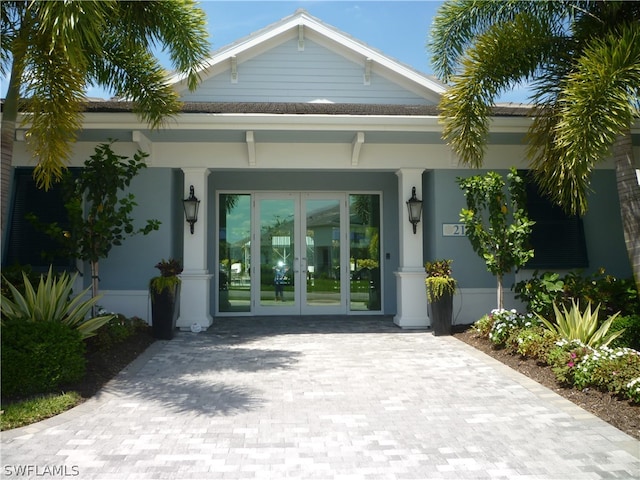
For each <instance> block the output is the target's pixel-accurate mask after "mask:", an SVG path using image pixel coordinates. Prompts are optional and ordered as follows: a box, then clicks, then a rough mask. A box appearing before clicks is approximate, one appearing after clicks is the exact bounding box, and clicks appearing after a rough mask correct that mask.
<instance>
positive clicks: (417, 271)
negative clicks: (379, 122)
mask: <svg viewBox="0 0 640 480" xmlns="http://www.w3.org/2000/svg"><path fill="white" fill-rule="evenodd" d="M423 171H424V170H423V169H421V168H403V169H401V170H398V171H397V172H396V175H397V176H398V218H399V219H400V231H399V236H400V238H399V243H400V261H399V265H398V271H397V272H395V275H396V287H397V298H398V312H397V314H396V316H395V317H393V321H394V322H395V324H396V325H398V326H399V327H402V328H427V327H428V326H429V325H430V322H429V317H428V315H427V295H426V289H425V284H424V281H425V278H426V273H425V271H424V265H423V262H422V245H423V242H422V237H423V235H422V223H419V224H418V225H417V229H416V233H415V234H414V233H413V226H412V225H411V223H410V222H409V215H408V213H407V200H409V198H410V197H411V191H412V189H413V187H416V196H417V197H418V198H419V199H421V200H422V199H423V196H422V172H423Z"/></svg>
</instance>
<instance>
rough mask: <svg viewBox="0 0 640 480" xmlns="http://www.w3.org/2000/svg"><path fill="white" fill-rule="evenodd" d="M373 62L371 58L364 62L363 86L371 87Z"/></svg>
mask: <svg viewBox="0 0 640 480" xmlns="http://www.w3.org/2000/svg"><path fill="white" fill-rule="evenodd" d="M372 63H373V60H372V59H371V58H367V59H366V60H365V61H364V84H365V85H371V64H372Z"/></svg>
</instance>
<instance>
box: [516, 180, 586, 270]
mask: <svg viewBox="0 0 640 480" xmlns="http://www.w3.org/2000/svg"><path fill="white" fill-rule="evenodd" d="M520 175H521V176H522V178H524V179H525V180H526V184H527V188H526V191H527V212H528V215H529V218H530V219H531V220H533V221H535V222H536V223H535V225H534V226H533V229H532V233H531V239H530V242H531V246H532V248H533V249H534V257H533V258H532V259H531V260H530V261H529V262H528V263H527V267H526V268H531V269H570V268H587V267H588V266H589V260H588V255H587V245H586V242H585V238H584V228H583V225H582V219H581V218H580V217H579V216H578V215H567V214H566V213H565V212H564V211H563V210H562V208H560V207H559V206H557V205H555V204H553V203H552V202H551V201H550V200H549V199H548V198H547V197H546V196H544V195H541V194H540V192H539V189H538V186H537V185H536V183H535V181H534V178H533V175H532V173H530V172H528V171H523V172H520Z"/></svg>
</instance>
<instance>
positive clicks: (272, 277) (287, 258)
mask: <svg viewBox="0 0 640 480" xmlns="http://www.w3.org/2000/svg"><path fill="white" fill-rule="evenodd" d="M256 210H257V232H256V235H257V237H258V249H259V258H260V272H259V275H258V276H257V282H258V285H257V288H256V291H257V292H258V298H257V305H256V307H257V311H258V312H259V313H283V314H286V313H289V314H296V313H299V309H300V306H299V298H300V293H299V291H298V290H297V288H296V285H297V283H298V278H297V277H298V275H297V273H298V272H297V270H298V269H299V262H300V259H299V256H298V245H297V235H296V230H298V228H297V222H296V219H297V218H298V216H299V214H298V212H299V202H298V198H297V195H294V194H281V195H277V196H273V195H266V194H265V195H260V196H259V197H258V199H257V205H256Z"/></svg>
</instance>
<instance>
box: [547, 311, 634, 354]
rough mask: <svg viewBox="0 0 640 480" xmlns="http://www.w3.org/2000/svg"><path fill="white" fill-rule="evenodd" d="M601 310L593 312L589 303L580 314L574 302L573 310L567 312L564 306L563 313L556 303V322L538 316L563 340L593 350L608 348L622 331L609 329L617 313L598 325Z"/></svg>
mask: <svg viewBox="0 0 640 480" xmlns="http://www.w3.org/2000/svg"><path fill="white" fill-rule="evenodd" d="M599 310H600V305H598V306H597V307H596V309H595V310H594V311H593V312H592V311H591V303H589V304H588V305H587V308H586V309H585V311H584V313H580V305H579V304H578V302H575V301H572V302H571V310H569V311H567V307H565V306H564V305H563V306H562V311H560V310H559V309H558V307H557V306H556V304H555V303H554V304H553V311H554V312H555V322H551V321H549V320H547V319H546V318H543V317H542V316H540V315H538V318H539V319H540V320H541V321H542V323H543V324H544V325H545V327H547V328H548V329H549V330H551V331H552V332H555V333H557V334H558V335H559V336H560V337H561V338H564V339H567V340H579V341H581V342H582V343H584V344H585V345H588V346H590V347H593V348H598V347H606V346H607V345H609V343H611V342H612V341H613V340H615V339H616V338H617V337H619V336H620V335H621V334H622V331H621V330H619V331H617V332H613V331H612V332H609V327H610V326H611V324H612V323H613V321H614V320H615V318H616V317H617V315H618V314H617V313H616V314H615V315H613V316H611V317H609V318H608V319H607V320H606V321H605V322H604V323H602V324H601V325H600V324H599V323H598V313H599Z"/></svg>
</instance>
